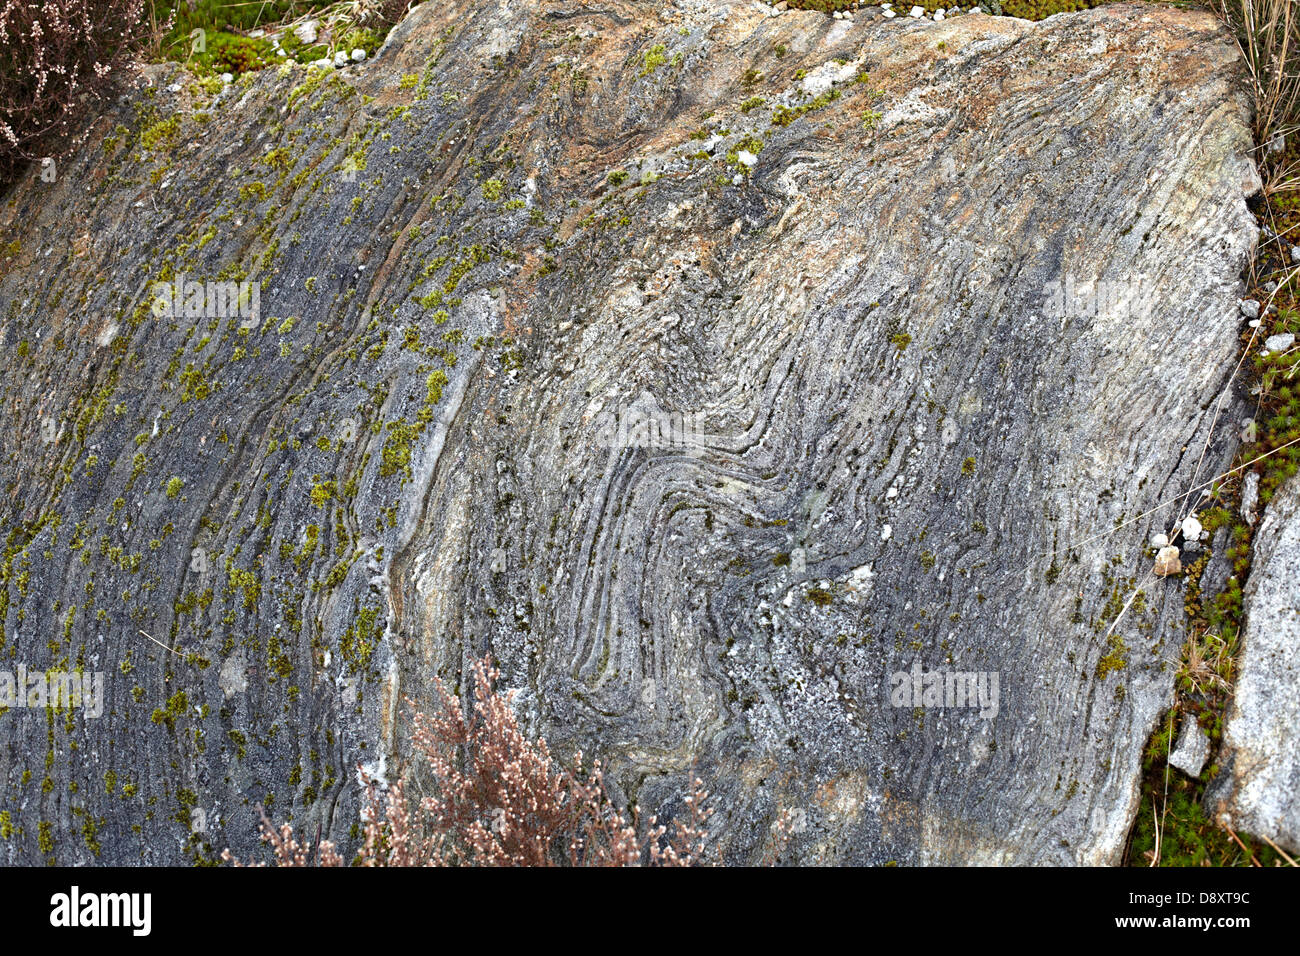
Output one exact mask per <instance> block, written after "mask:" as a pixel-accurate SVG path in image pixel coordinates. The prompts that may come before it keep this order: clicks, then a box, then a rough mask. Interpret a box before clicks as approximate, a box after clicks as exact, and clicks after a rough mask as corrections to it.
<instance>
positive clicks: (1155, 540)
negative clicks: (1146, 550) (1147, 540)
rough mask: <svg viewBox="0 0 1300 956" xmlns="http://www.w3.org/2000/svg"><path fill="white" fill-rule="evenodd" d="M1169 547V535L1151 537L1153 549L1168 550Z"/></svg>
mask: <svg viewBox="0 0 1300 956" xmlns="http://www.w3.org/2000/svg"><path fill="white" fill-rule="evenodd" d="M1168 546H1169V535H1167V534H1153V535H1152V536H1151V547H1153V548H1166V547H1168Z"/></svg>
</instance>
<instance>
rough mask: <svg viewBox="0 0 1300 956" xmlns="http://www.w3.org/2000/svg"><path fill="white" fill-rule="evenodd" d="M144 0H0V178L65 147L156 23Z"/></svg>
mask: <svg viewBox="0 0 1300 956" xmlns="http://www.w3.org/2000/svg"><path fill="white" fill-rule="evenodd" d="M152 14H153V8H152V6H151V5H150V4H148V3H147V0H0V184H3V183H5V182H8V181H9V180H10V179H12V177H13V176H14V175H15V174H16V173H17V172H18V171H19V170H20V169H21V168H22V167H23V166H24V165H25V164H26V163H28V162H30V161H31V160H33V159H37V158H43V157H47V156H48V157H51V158H57V157H59V156H62V155H64V154H66V153H67V152H68V151H70V150H71V149H73V148H74V147H75V146H76V145H77V142H78V140H79V137H78V135H77V133H78V131H79V130H80V129H82V128H83V126H84V123H85V120H86V118H87V117H88V116H89V115H90V114H91V111H92V110H93V108H94V106H95V104H96V103H99V102H101V101H103V100H104V99H105V98H106V97H107V96H108V95H110V93H111V92H112V91H113V90H114V88H115V87H116V86H117V85H118V84H120V83H122V82H124V81H125V80H127V79H128V78H129V77H130V75H131V74H132V72H133V71H134V70H135V69H136V67H137V66H138V65H139V63H140V61H141V57H142V56H143V54H144V53H145V51H146V50H147V49H148V48H149V46H150V45H151V43H152V40H153V38H154V37H155V35H156V33H157V31H158V30H159V29H160V25H159V24H157V23H156V22H155V21H154V18H153V16H152Z"/></svg>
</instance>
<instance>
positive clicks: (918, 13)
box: [908, 7, 925, 20]
mask: <svg viewBox="0 0 1300 956" xmlns="http://www.w3.org/2000/svg"><path fill="white" fill-rule="evenodd" d="M908 16H909V17H912V18H914V19H916V20H919V19H921V17H923V16H925V7H913V8H912V12H911V13H909V14H908Z"/></svg>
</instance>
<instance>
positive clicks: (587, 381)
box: [0, 0, 1258, 864]
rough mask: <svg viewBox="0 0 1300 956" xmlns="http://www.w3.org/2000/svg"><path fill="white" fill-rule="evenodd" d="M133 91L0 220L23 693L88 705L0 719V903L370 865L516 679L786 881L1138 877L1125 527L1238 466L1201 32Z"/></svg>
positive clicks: (880, 43) (1242, 120) (433, 9)
mask: <svg viewBox="0 0 1300 956" xmlns="http://www.w3.org/2000/svg"><path fill="white" fill-rule="evenodd" d="M151 79H152V80H153V85H152V86H151V87H149V88H148V89H145V90H143V91H141V92H140V93H138V94H136V95H134V96H132V97H130V98H128V99H127V100H125V101H124V102H123V103H122V104H121V105H120V107H119V109H118V112H117V115H113V116H108V117H104V118H103V119H102V120H101V121H100V122H99V123H97V125H96V127H95V129H94V130H93V132H92V136H91V138H90V140H89V141H88V143H87V145H86V147H85V149H84V150H83V151H82V152H81V153H80V154H79V155H78V156H77V157H76V159H75V161H73V162H71V163H68V164H65V166H64V168H63V169H61V170H60V171H59V175H58V179H57V181H56V182H53V183H47V182H43V181H41V180H40V179H39V178H38V177H37V176H36V175H35V174H33V175H32V176H31V177H30V178H29V179H28V180H26V181H24V182H23V183H21V184H19V185H18V186H16V187H15V188H13V189H12V190H10V192H9V193H8V194H7V195H5V196H4V197H3V199H4V201H3V205H0V257H3V269H4V272H3V274H2V275H0V319H2V324H0V334H2V335H3V341H4V345H5V355H6V356H7V358H6V361H5V363H4V367H3V387H4V398H5V401H6V409H7V413H8V419H9V422H10V427H9V428H8V429H6V430H5V431H4V432H3V433H0V435H2V441H3V445H2V446H0V450H2V451H3V458H2V460H0V480H3V487H4V490H5V494H4V496H3V500H2V501H0V535H2V536H3V538H4V552H3V559H2V561H0V568H2V571H0V577H2V578H3V591H2V592H0V601H3V604H2V605H0V617H3V629H4V644H3V646H2V647H0V654H2V655H3V658H0V659H7V660H9V661H10V662H12V666H13V667H14V668H16V667H18V666H19V665H22V666H24V667H26V668H28V669H29V670H30V671H32V672H36V671H44V670H46V669H50V668H66V669H80V670H84V671H88V672H98V673H101V674H103V675H104V678H105V685H104V695H105V699H104V707H103V713H102V715H100V716H98V717H90V716H88V715H86V714H85V713H83V712H82V711H80V710H76V709H73V710H71V711H64V712H58V713H54V712H51V711H48V710H46V709H42V708H31V707H21V706H15V707H12V708H10V709H9V710H8V712H7V713H5V714H4V715H3V717H0V805H2V807H3V810H4V812H6V813H7V814H8V817H7V818H6V819H7V820H8V821H9V822H10V824H11V826H12V831H11V832H10V834H9V836H8V837H7V838H6V839H4V840H3V841H0V858H3V859H4V860H6V861H7V862H11V863H39V862H42V861H44V860H50V859H53V860H56V861H57V862H60V863H91V862H101V863H104V862H114V863H141V862H144V863H160V862H177V861H182V860H186V859H198V860H210V859H212V858H213V856H214V854H215V853H216V852H218V851H220V849H221V848H223V847H231V848H232V849H233V850H234V851H235V852H236V853H238V854H239V855H242V856H247V855H249V854H251V853H253V852H254V851H255V850H256V849H257V845H258V844H257V836H256V827H255V824H256V814H255V812H254V810H253V805H254V804H256V803H259V802H261V803H265V804H267V805H268V806H269V810H270V813H271V815H272V816H273V817H275V818H277V819H292V821H293V822H294V824H295V825H297V826H298V827H299V828H300V832H303V833H306V834H308V835H311V834H313V833H314V832H315V831H316V830H317V828H319V829H320V832H321V833H322V835H324V836H325V837H327V838H329V839H332V840H335V841H338V842H339V843H340V844H342V845H343V847H344V849H347V848H348V847H350V846H354V845H355V843H356V822H357V809H358V799H359V797H358V795H359V790H358V784H357V767H358V765H364V766H365V767H366V768H367V770H368V771H369V772H371V773H373V774H377V775H380V776H389V777H391V776H393V775H396V774H400V773H402V772H404V770H405V769H406V766H407V757H408V754H407V752H406V749H405V745H404V743H403V741H404V739H405V738H404V731H405V727H406V721H407V719H408V713H407V711H406V709H405V708H404V707H403V706H402V701H403V699H404V698H405V697H407V696H409V697H411V698H413V699H414V700H415V701H416V702H417V703H420V702H427V701H428V699H429V695H430V694H431V685H432V680H433V678H434V677H435V676H441V677H443V678H446V679H447V680H448V681H450V682H451V683H452V684H453V685H456V686H459V685H460V684H461V683H462V682H463V680H464V675H465V673H466V665H467V662H468V661H469V660H471V659H472V658H474V657H476V656H478V655H479V654H481V653H482V652H483V651H485V650H487V649H491V650H492V651H493V653H494V654H495V655H496V657H497V659H498V660H499V662H500V665H501V667H502V671H503V681H504V683H505V684H506V685H507V686H509V687H513V688H519V689H521V690H523V691H524V693H523V694H522V695H521V699H522V700H523V701H524V705H523V707H524V712H525V717H526V718H527V721H528V725H529V727H530V728H531V729H534V730H537V731H540V732H544V733H545V734H546V735H547V737H548V739H549V740H550V742H551V744H552V746H553V749H554V750H555V751H556V752H557V753H560V754H570V753H572V752H573V751H574V750H576V749H578V748H581V749H582V750H583V752H584V753H587V754H592V753H599V754H600V755H601V756H602V757H603V758H604V759H606V760H607V761H608V762H609V766H610V768H611V773H610V779H611V780H613V781H614V782H615V783H616V785H617V789H618V795H619V796H620V797H622V798H626V799H635V800H636V802H637V804H638V806H640V807H641V808H643V809H648V810H659V811H661V812H662V813H666V814H671V813H672V812H673V810H674V807H680V795H681V793H682V787H683V784H684V782H685V780H686V779H687V777H688V776H689V774H690V773H691V772H692V769H694V770H695V771H697V772H698V773H699V774H700V775H701V776H702V777H704V778H705V779H706V780H707V781H708V782H709V784H710V787H711V789H712V791H713V793H714V801H715V806H717V807H718V808H719V812H718V814H717V815H716V816H715V818H714V824H715V831H714V840H715V843H716V845H717V846H718V847H719V848H720V849H721V850H722V852H723V854H724V856H725V858H726V859H728V860H731V861H756V860H758V859H759V858H761V856H762V854H763V853H764V852H765V850H766V849H767V844H768V842H769V839H770V838H769V833H770V831H769V827H770V824H771V823H772V821H773V820H774V819H775V817H776V815H777V814H778V813H779V812H780V811H782V810H785V809H792V808H794V809H801V810H803V811H804V818H805V819H806V821H807V827H806V829H805V830H804V832H802V833H801V834H800V836H799V839H798V840H797V841H796V843H795V845H794V847H793V853H794V858H795V859H798V860H803V861H812V860H825V861H827V862H849V863H884V862H888V861H897V862H900V863H997V862H1002V863H1039V864H1050V863H1107V862H1114V861H1116V860H1117V859H1118V857H1119V855H1120V853H1121V852H1122V848H1123V844H1124V841H1125V836H1126V834H1127V832H1128V830H1129V827H1130V823H1131V818H1132V814H1133V812H1134V810H1135V808H1136V805H1137V795H1138V781H1139V776H1140V772H1141V752H1142V748H1143V745H1144V743H1145V742H1146V740H1147V738H1148V736H1149V734H1150V733H1151V731H1152V730H1153V728H1154V727H1155V724H1156V722H1157V720H1158V719H1159V716H1160V714H1161V712H1162V711H1163V710H1164V709H1165V708H1166V707H1167V706H1168V701H1169V699H1170V698H1171V696H1172V671H1171V669H1170V668H1169V667H1168V666H1167V663H1166V662H1168V661H1169V660H1171V659H1173V660H1176V659H1177V655H1178V651H1179V648H1180V646H1181V642H1182V604H1183V596H1182V593H1181V585H1180V583H1179V579H1178V578H1176V577H1171V578H1167V579H1163V580H1160V579H1157V578H1155V577H1154V575H1152V573H1151V556H1150V554H1149V553H1148V551H1147V549H1146V542H1147V541H1148V540H1149V539H1150V537H1151V535H1152V534H1153V533H1154V532H1156V531H1167V530H1169V521H1168V520H1165V519H1166V518H1168V519H1171V520H1172V521H1174V522H1177V521H1178V520H1180V519H1181V517H1183V516H1182V515H1171V514H1170V513H1169V512H1168V511H1166V512H1163V513H1161V514H1160V515H1158V516H1157V518H1159V520H1160V521H1161V522H1163V524H1158V523H1153V522H1154V521H1155V519H1151V520H1144V521H1137V522H1132V523H1130V524H1127V525H1125V524H1123V522H1125V521H1127V520H1129V519H1132V518H1134V517H1135V516H1137V515H1139V514H1142V513H1144V512H1146V511H1148V510H1149V509H1151V508H1153V507H1155V506H1156V505H1158V504H1160V503H1162V502H1166V501H1168V500H1171V499H1173V498H1175V497H1176V496H1179V495H1181V494H1183V493H1184V492H1185V490H1186V489H1187V488H1188V487H1189V486H1190V485H1191V484H1192V483H1193V482H1194V481H1195V480H1196V479H1198V478H1200V479H1204V478H1205V477H1207V474H1208V473H1209V472H1208V471H1207V470H1208V469H1210V468H1214V467H1217V466H1218V465H1219V464H1220V463H1222V462H1223V461H1224V460H1226V457H1227V455H1228V454H1229V452H1230V448H1229V447H1228V443H1229V442H1230V441H1231V440H1235V436H1234V435H1231V434H1230V433H1229V432H1227V431H1225V433H1224V435H1223V436H1219V435H1211V434H1210V429H1211V427H1212V420H1213V417H1214V401H1215V399H1216V398H1217V397H1218V395H1219V394H1220V392H1221V391H1222V389H1223V388H1224V387H1225V384H1226V382H1227V380H1228V375H1229V374H1230V371H1231V368H1232V366H1233V363H1234V360H1235V357H1236V353H1237V334H1238V327H1239V324H1240V323H1241V322H1242V318H1241V314H1240V311H1239V308H1238V303H1239V300H1240V298H1241V296H1242V294H1243V292H1244V290H1243V288H1242V284H1241V282H1240V278H1239V277H1240V274H1241V272H1242V269H1243V267H1244V266H1245V265H1246V263H1247V261H1248V259H1249V256H1250V255H1251V252H1252V249H1253V244H1254V242H1255V241H1256V238H1257V235H1258V228H1257V226H1256V224H1255V223H1254V221H1253V220H1252V217H1251V216H1250V214H1249V212H1248V210H1247V208H1246V205H1245V197H1246V195H1247V193H1249V192H1251V191H1253V190H1254V189H1256V188H1257V186H1258V179H1257V176H1256V174H1255V171H1254V168H1253V166H1252V165H1251V163H1250V161H1249V159H1248V154H1249V150H1250V148H1251V140H1250V109H1249V105H1248V103H1247V101H1246V99H1245V96H1244V93H1243V92H1242V91H1243V90H1244V85H1243V84H1242V83H1241V64H1240V62H1239V59H1238V57H1237V54H1236V52H1235V48H1234V47H1233V45H1232V43H1231V42H1230V40H1229V38H1228V37H1227V36H1226V35H1225V34H1224V32H1223V31H1222V30H1221V29H1220V28H1219V27H1218V25H1217V24H1216V22H1215V20H1214V19H1213V17H1211V16H1210V15H1209V14H1206V13H1199V12H1192V11H1184V10H1175V9H1170V8H1166V7H1155V6H1146V5H1126V6H1114V7H1107V8H1103V9H1098V10H1093V11H1090V12H1087V13H1082V14H1077V15H1066V16H1059V17H1053V18H1051V19H1050V20H1047V21H1044V22H1041V23H1037V24H1034V23H1029V22H1027V21H1022V20H1015V19H995V18H989V17H986V16H982V15H977V14H973V15H963V16H960V17H957V18H954V19H952V20H945V21H944V22H942V23H934V22H932V21H919V20H911V19H910V18H906V17H899V18H897V19H896V20H886V19H884V18H878V19H870V20H869V19H868V18H865V17H859V18H857V19H855V20H853V21H846V20H833V19H831V18H829V17H825V16H821V15H817V14H813V13H801V12H795V11H790V12H787V13H785V14H783V15H782V16H780V17H768V16H765V15H764V14H763V13H762V12H761V11H760V10H759V9H758V8H757V7H756V6H755V5H754V4H751V3H747V2H737V3H734V4H726V3H718V2H716V0H707V2H706V0H683V2H680V3H678V4H677V5H676V6H674V7H670V8H667V9H665V8H664V7H663V5H662V4H657V3H655V4H651V3H645V2H631V0H610V2H602V3H596V4H584V5H577V4H572V3H560V2H545V0H516V2H514V3H512V4H509V5H506V4H502V3H497V2H495V0H493V2H488V0H472V2H471V0H460V2H445V3H438V4H432V3H426V4H422V5H421V6H419V7H417V8H416V9H415V10H414V11H413V13H412V14H411V15H410V16H409V17H408V18H407V19H406V20H405V21H404V22H403V23H402V24H401V25H400V26H399V27H398V28H397V29H396V30H395V31H394V33H393V35H392V36H391V37H390V39H389V41H388V43H387V44H386V46H385V47H384V48H383V49H382V50H381V51H379V53H378V54H377V55H376V56H375V57H373V58H370V59H368V60H367V61H366V62H365V63H363V64H360V65H359V66H357V67H354V68H349V69H348V70H346V71H342V72H336V71H332V70H331V71H325V72H312V71H309V70H307V69H305V68H299V67H296V66H293V65H288V66H286V67H284V68H283V69H282V70H280V71H270V72H264V73H262V74H259V75H256V76H253V77H241V78H239V79H238V80H236V81H235V82H234V83H233V84H230V85H229V86H227V87H226V88H225V89H224V90H221V91H220V92H215V93H214V92H211V91H209V90H205V89H203V88H202V87H201V86H199V85H198V84H196V83H194V81H193V80H192V79H191V78H189V77H187V76H185V75H184V74H182V73H179V72H177V71H176V70H162V71H156V73H155V74H154V76H153V77H151ZM809 81H812V82H814V83H815V84H818V85H819V88H821V90H822V91H821V92H820V93H810V92H808V91H807V87H806V84H807V83H808V82H809ZM176 82H179V83H181V84H182V87H183V90H182V92H181V93H179V94H176V95H170V94H165V93H164V92H163V91H164V90H165V89H166V87H167V86H168V85H169V84H172V83H176ZM742 107H743V108H742ZM742 151H743V152H748V153H749V154H751V155H752V156H753V157H754V158H755V160H756V161H755V163H754V165H753V166H752V168H751V167H749V166H748V165H747V164H745V163H742V162H740V155H741V152H742ZM178 276H180V277H182V279H184V280H188V281H193V282H205V283H218V282H234V283H238V282H242V281H247V282H250V283H252V284H253V286H255V287H256V289H257V290H258V295H259V297H260V298H259V300H258V309H259V311H258V313H257V316H256V318H255V319H253V320H248V319H246V318H244V317H243V316H242V315H226V316H225V317H221V316H213V315H211V314H201V315H198V316H192V315H190V314H188V312H186V310H184V309H179V310H176V311H177V312H178V313H179V314H172V315H167V314H165V313H164V314H161V315H160V314H157V309H156V308H155V306H156V305H157V304H158V302H159V300H160V296H161V292H160V291H159V290H160V289H161V288H164V287H165V284H166V283H172V284H173V286H174V283H175V282H176V280H177V277H178ZM155 283H163V284H164V286H156V285H155ZM201 288H205V289H208V288H210V287H208V286H202V287H201ZM181 291H182V296H181V297H182V298H184V299H188V298H190V297H189V294H188V292H186V291H185V287H184V286H183V285H182V286H181ZM250 295H251V291H250ZM195 301H196V304H195V311H198V312H203V311H204V309H205V308H207V307H208V305H210V302H211V299H204V298H202V297H200V298H199V299H198V300H195ZM210 311H211V310H210V309H209V312H210ZM1240 417H1241V410H1240V409H1236V408H1231V409H1228V410H1227V413H1226V414H1225V415H1224V416H1223V418H1222V420H1223V421H1224V422H1233V421H1236V420H1239V419H1240ZM1207 442H1208V444H1209V451H1208V453H1207V454H1206V455H1205V456H1204V460H1203V462H1202V459H1201V455H1200V451H1201V449H1202V448H1203V447H1205V446H1206V444H1207ZM1198 462H1200V463H1201V468H1202V469H1204V470H1201V471H1198ZM886 528H888V529H889V531H890V533H888V534H886V533H885V530H884V529H886ZM1125 608H1127V610H1126V611H1124V613H1123V614H1122V615H1121V611H1122V610H1124V609H1125ZM918 670H919V671H920V674H919V675H918V676H917V681H918V683H919V687H918V686H917V685H914V684H913V677H914V675H917V674H918ZM936 672H938V673H940V674H942V675H943V677H944V680H945V683H944V684H943V685H940V686H939V687H937V688H935V689H933V691H932V696H929V697H927V695H926V687H927V682H926V679H925V676H924V675H926V674H934V673H936ZM959 674H960V675H969V677H970V681H969V683H967V682H966V681H965V679H964V678H963V680H962V681H961V682H960V684H959V682H958V681H957V675H959ZM934 680H936V678H934V677H931V678H930V681H931V682H933V681H934ZM914 690H919V692H918V693H916V694H915V695H914V694H913V691H914ZM959 690H960V691H963V692H964V693H962V695H961V697H958V695H957V692H958V691H959ZM995 691H996V696H994V692H995ZM972 697H973V699H972ZM971 703H975V704H976V705H977V706H969V705H970V704H971Z"/></svg>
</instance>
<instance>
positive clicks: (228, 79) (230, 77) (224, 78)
mask: <svg viewBox="0 0 1300 956" xmlns="http://www.w3.org/2000/svg"><path fill="white" fill-rule="evenodd" d="M234 80H235V74H233V73H222V74H221V82H222V83H233V82H234Z"/></svg>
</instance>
